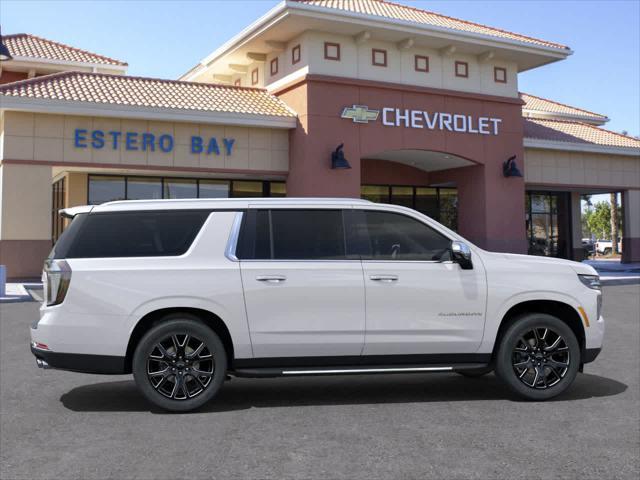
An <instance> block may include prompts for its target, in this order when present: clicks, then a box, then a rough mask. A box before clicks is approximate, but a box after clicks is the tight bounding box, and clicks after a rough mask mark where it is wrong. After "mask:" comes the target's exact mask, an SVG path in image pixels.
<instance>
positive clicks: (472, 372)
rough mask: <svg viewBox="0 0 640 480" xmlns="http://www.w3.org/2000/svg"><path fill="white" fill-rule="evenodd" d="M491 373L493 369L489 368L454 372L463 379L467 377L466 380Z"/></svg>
mask: <svg viewBox="0 0 640 480" xmlns="http://www.w3.org/2000/svg"><path fill="white" fill-rule="evenodd" d="M491 372H493V367H490V366H487V367H482V368H470V369H467V370H457V371H456V373H457V374H460V375H462V376H463V377H467V378H480V377H483V376H485V375H486V374H488V373H491Z"/></svg>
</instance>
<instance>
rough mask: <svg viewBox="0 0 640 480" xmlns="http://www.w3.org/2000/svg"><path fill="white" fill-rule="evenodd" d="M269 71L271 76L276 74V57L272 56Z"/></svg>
mask: <svg viewBox="0 0 640 480" xmlns="http://www.w3.org/2000/svg"><path fill="white" fill-rule="evenodd" d="M269 67H270V68H269V71H270V73H271V76H272V77H273V76H274V75H277V74H278V58H277V57H276V58H274V59H273V60H271V63H270V64H269Z"/></svg>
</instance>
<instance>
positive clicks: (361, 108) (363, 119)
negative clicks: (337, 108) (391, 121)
mask: <svg viewBox="0 0 640 480" xmlns="http://www.w3.org/2000/svg"><path fill="white" fill-rule="evenodd" d="M378 115H380V110H369V107H367V106H366V105H354V106H353V107H345V109H344V110H342V115H340V117H341V118H350V119H351V120H353V123H369V122H370V121H371V122H375V121H376V120H377V119H378Z"/></svg>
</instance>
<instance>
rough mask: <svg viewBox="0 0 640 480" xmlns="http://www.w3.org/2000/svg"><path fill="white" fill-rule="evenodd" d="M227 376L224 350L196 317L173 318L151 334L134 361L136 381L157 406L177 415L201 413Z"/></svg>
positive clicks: (162, 322) (183, 315) (186, 315)
mask: <svg viewBox="0 0 640 480" xmlns="http://www.w3.org/2000/svg"><path fill="white" fill-rule="evenodd" d="M226 373H227V356H226V352H225V349H224V345H223V343H222V341H221V340H220V338H219V337H218V336H217V335H216V334H215V332H214V331H213V330H211V329H210V328H209V327H207V326H206V325H204V324H203V323H202V322H201V321H199V320H198V318H197V317H194V316H192V315H188V314H172V315H169V316H167V317H165V318H164V319H163V320H162V321H160V323H159V324H158V325H156V326H154V327H153V328H152V329H151V330H149V331H148V332H147V333H146V334H145V335H144V337H142V339H141V340H140V343H139V344H138V346H137V347H136V350H135V353H134V355H133V377H134V379H135V381H136V384H137V385H138V388H139V389H140V391H141V392H142V394H143V395H144V396H145V397H146V398H147V400H149V401H150V402H151V403H153V404H154V405H157V406H158V407H160V408H163V409H165V410H169V411H173V412H186V411H189V410H194V409H196V408H198V407H201V406H202V405H204V404H205V403H206V402H208V401H209V400H211V399H212V398H213V397H214V396H215V394H216V393H217V392H218V390H219V389H220V386H221V385H222V383H223V381H224V379H225V377H226Z"/></svg>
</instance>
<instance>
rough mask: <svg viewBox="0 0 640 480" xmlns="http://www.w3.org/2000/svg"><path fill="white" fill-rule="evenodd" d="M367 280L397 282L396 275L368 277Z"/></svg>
mask: <svg viewBox="0 0 640 480" xmlns="http://www.w3.org/2000/svg"><path fill="white" fill-rule="evenodd" d="M369 278H370V279H371V280H373V281H374V282H386V283H390V282H397V281H398V275H370V276H369Z"/></svg>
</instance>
